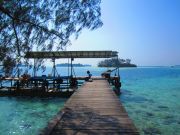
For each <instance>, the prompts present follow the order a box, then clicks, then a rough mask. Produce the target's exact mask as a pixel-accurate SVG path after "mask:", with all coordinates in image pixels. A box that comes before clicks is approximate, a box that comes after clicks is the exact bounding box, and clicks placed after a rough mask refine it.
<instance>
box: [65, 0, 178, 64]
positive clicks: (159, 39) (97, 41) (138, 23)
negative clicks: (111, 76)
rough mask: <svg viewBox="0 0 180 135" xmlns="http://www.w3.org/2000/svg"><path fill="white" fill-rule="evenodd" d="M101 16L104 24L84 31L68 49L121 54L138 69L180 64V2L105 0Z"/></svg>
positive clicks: (167, 0) (93, 61) (164, 0)
mask: <svg viewBox="0 0 180 135" xmlns="http://www.w3.org/2000/svg"><path fill="white" fill-rule="evenodd" d="M101 13H102V16H101V18H102V21H103V23H104V25H103V26H102V27H101V28H99V29H96V30H94V31H90V30H86V29H85V30H83V31H82V33H81V35H80V36H79V38H78V39H77V40H75V39H73V40H72V45H71V46H68V47H67V49H66V50H68V51H70V50H74V51H76V50H112V51H118V52H119V58H123V59H127V58H129V59H131V60H132V63H135V64H137V65H138V66H171V65H180V0H102V3H101ZM100 60H102V59H81V60H79V59H78V60H75V62H74V63H79V62H80V63H84V64H92V65H97V63H98V61H100Z"/></svg>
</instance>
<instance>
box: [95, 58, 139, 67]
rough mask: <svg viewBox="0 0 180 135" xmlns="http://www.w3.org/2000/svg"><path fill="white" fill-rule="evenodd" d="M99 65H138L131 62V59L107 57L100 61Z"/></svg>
mask: <svg viewBox="0 0 180 135" xmlns="http://www.w3.org/2000/svg"><path fill="white" fill-rule="evenodd" d="M98 67H137V65H135V64H131V59H117V58H112V59H105V60H103V61H100V62H99V63H98Z"/></svg>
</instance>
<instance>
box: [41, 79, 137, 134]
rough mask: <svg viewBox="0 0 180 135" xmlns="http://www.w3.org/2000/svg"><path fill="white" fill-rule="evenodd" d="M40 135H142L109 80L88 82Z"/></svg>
mask: <svg viewBox="0 0 180 135" xmlns="http://www.w3.org/2000/svg"><path fill="white" fill-rule="evenodd" d="M40 134H41V135H59V134H63V135H74V134H77V135H104V134H106V135H119V134H121V135H139V132H138V131H137V129H136V127H135V126H134V124H133V122H132V121H131V119H130V118H129V117H128V114H127V112H126V111H125V109H124V107H123V105H122V104H121V102H120V101H119V99H118V97H117V96H116V95H115V93H114V92H113V91H112V89H111V86H110V85H109V83H108V81H107V80H105V79H103V78H99V79H97V78H96V80H93V82H85V84H84V85H82V86H81V87H80V88H79V90H77V91H76V92H75V93H74V94H73V95H72V96H71V97H70V99H69V100H68V101H67V102H66V104H65V106H64V108H63V109H62V110H61V111H60V112H59V113H58V114H57V115H56V116H55V117H54V118H53V119H52V120H51V121H50V122H49V124H48V125H47V127H46V128H45V129H44V130H43V131H42V132H41V133H40Z"/></svg>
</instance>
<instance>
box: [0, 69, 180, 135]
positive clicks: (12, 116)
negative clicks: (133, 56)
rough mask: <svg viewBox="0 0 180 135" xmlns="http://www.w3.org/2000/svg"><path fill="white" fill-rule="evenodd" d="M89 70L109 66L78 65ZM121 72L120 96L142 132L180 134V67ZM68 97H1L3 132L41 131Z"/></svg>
mask: <svg viewBox="0 0 180 135" xmlns="http://www.w3.org/2000/svg"><path fill="white" fill-rule="evenodd" d="M57 69H58V71H59V73H61V74H60V75H62V76H64V75H67V74H68V70H67V68H65V67H62V68H57ZM87 70H90V71H91V73H92V74H93V75H97V76H98V75H100V74H101V73H102V72H103V71H105V70H107V68H96V67H82V68H75V73H76V75H79V76H84V75H86V71H87ZM49 73H51V69H50V68H47V70H46V72H44V73H43V74H49ZM39 74H42V73H41V72H39ZM120 74H121V80H122V90H121V92H122V94H121V95H120V96H119V99H120V100H121V101H122V103H123V105H124V106H125V108H126V110H127V112H128V114H129V116H130V117H131V119H132V120H133V122H134V123H135V125H136V127H137V128H138V130H139V131H140V133H141V134H142V135H179V134H180V68H168V67H167V68H166V67H164V68H123V69H120ZM65 101H66V100H65V99H60V98H55V99H54V98H46V99H38V98H8V97H0V110H1V111H0V135H1V134H3V135H4V134H17V135H21V134H28V135H31V134H38V131H39V129H41V128H43V127H44V126H46V124H47V122H48V120H50V119H51V118H52V117H53V116H54V115H55V114H56V113H57V112H58V110H59V109H60V108H62V107H63V105H64V103H65Z"/></svg>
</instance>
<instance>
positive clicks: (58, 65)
mask: <svg viewBox="0 0 180 135" xmlns="http://www.w3.org/2000/svg"><path fill="white" fill-rule="evenodd" d="M72 65H73V67H91V65H89V64H80V63H76V64H72ZM56 66H57V67H68V66H70V64H68V63H61V64H57V65H56Z"/></svg>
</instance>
